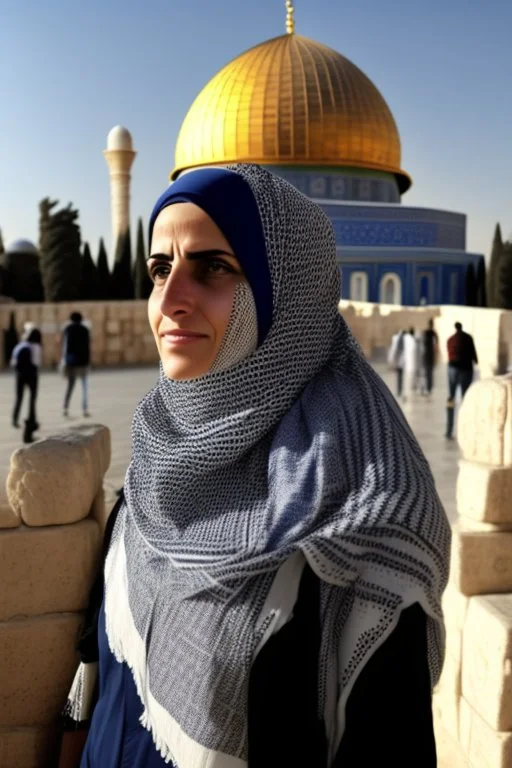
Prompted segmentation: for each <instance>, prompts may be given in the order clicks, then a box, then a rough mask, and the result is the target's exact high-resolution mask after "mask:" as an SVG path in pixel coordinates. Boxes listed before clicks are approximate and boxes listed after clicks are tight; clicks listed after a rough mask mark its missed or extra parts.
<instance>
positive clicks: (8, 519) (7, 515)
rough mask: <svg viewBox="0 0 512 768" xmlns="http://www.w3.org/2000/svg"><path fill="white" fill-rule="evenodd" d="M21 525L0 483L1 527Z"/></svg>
mask: <svg viewBox="0 0 512 768" xmlns="http://www.w3.org/2000/svg"><path fill="white" fill-rule="evenodd" d="M2 475H3V472H2ZM19 525H21V520H20V518H19V516H18V515H17V514H16V512H15V511H14V510H13V509H12V507H11V505H10V504H9V500H8V498H7V490H6V487H5V482H2V483H0V528H17V527H18V526H19ZM0 583H1V582H0ZM0 765H1V764H0Z"/></svg>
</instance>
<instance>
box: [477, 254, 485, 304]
mask: <svg viewBox="0 0 512 768" xmlns="http://www.w3.org/2000/svg"><path fill="white" fill-rule="evenodd" d="M476 300H477V306H478V307H486V306H487V270H486V268H485V259H480V261H479V262H478V266H477V268H476Z"/></svg>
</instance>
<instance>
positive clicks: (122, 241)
mask: <svg viewBox="0 0 512 768" xmlns="http://www.w3.org/2000/svg"><path fill="white" fill-rule="evenodd" d="M111 293H112V298H113V299H117V300H118V301H121V300H123V299H133V276H132V242H131V237H130V230H128V231H127V232H125V233H124V234H122V235H120V236H119V239H118V241H117V246H116V258H115V261H114V269H113V270H112V291H111Z"/></svg>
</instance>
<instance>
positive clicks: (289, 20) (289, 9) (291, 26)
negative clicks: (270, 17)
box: [285, 0, 295, 35]
mask: <svg viewBox="0 0 512 768" xmlns="http://www.w3.org/2000/svg"><path fill="white" fill-rule="evenodd" d="M285 5H286V31H287V33H288V34H289V35H293V33H294V32H295V20H294V18H293V14H294V13H295V8H294V7H293V3H292V0H286V3H285Z"/></svg>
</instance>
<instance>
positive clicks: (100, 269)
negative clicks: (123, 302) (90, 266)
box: [96, 237, 112, 301]
mask: <svg viewBox="0 0 512 768" xmlns="http://www.w3.org/2000/svg"><path fill="white" fill-rule="evenodd" d="M96 275H97V278H98V299H99V300H102V301H108V300H109V299H111V298H112V296H111V280H112V276H111V274H110V269H109V268H108V257H107V251H106V249H105V243H104V242H103V238H102V237H100V247H99V250H98V260H97V262H96Z"/></svg>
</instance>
